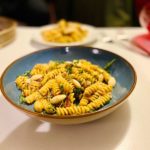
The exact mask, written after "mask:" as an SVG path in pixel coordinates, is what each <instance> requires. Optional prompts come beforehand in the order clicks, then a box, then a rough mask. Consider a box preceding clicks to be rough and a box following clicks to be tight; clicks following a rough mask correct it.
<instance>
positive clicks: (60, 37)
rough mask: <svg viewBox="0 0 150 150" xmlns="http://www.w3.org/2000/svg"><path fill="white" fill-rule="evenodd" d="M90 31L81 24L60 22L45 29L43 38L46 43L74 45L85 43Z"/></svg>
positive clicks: (42, 33) (42, 34)
mask: <svg viewBox="0 0 150 150" xmlns="http://www.w3.org/2000/svg"><path fill="white" fill-rule="evenodd" d="M87 34H88V31H87V30H86V29H84V28H83V27H82V25H81V24H80V23H77V22H69V21H66V20H64V19H62V20H60V21H59V22H58V23H57V24H56V26H54V27H52V28H50V29H45V30H43V31H42V32H41V36H42V38H43V39H44V41H46V42H55V43H72V42H80V41H83V40H84V39H85V38H86V37H87Z"/></svg>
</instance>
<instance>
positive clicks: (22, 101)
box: [19, 94, 25, 104]
mask: <svg viewBox="0 0 150 150" xmlns="http://www.w3.org/2000/svg"><path fill="white" fill-rule="evenodd" d="M19 100H20V103H21V104H22V103H24V102H25V97H24V96H23V95H22V94H21V95H20V96H19Z"/></svg>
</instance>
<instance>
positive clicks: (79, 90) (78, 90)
mask: <svg viewBox="0 0 150 150" xmlns="http://www.w3.org/2000/svg"><path fill="white" fill-rule="evenodd" d="M82 91H83V90H82V89H81V88H75V89H74V93H75V94H76V95H80V94H81V93H82Z"/></svg>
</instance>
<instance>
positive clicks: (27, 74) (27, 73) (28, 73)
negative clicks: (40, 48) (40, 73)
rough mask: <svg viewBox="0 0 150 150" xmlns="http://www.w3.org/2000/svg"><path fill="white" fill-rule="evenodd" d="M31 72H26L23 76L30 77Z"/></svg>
mask: <svg viewBox="0 0 150 150" xmlns="http://www.w3.org/2000/svg"><path fill="white" fill-rule="evenodd" d="M30 72H31V70H28V71H26V72H25V73H24V74H23V75H24V76H29V75H30Z"/></svg>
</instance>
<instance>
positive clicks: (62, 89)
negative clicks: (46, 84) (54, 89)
mask: <svg viewBox="0 0 150 150" xmlns="http://www.w3.org/2000/svg"><path fill="white" fill-rule="evenodd" d="M60 90H61V92H63V91H64V86H63V84H61V85H60Z"/></svg>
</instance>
